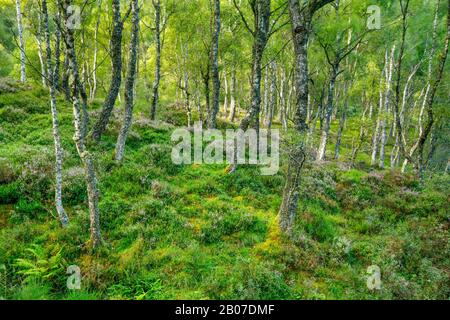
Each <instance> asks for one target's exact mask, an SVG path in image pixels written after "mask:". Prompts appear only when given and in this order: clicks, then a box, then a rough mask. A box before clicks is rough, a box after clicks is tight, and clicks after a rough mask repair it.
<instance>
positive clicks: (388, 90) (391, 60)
mask: <svg viewBox="0 0 450 320" xmlns="http://www.w3.org/2000/svg"><path fill="white" fill-rule="evenodd" d="M394 52H395V45H394V46H393V47H392V50H391V55H390V58H389V68H388V70H387V71H386V72H387V74H386V94H385V97H384V107H383V111H382V115H381V122H380V130H381V138H380V162H379V166H380V168H381V169H384V156H385V146H386V141H387V135H386V123H387V116H388V112H389V103H390V97H391V83H392V73H393V68H394Z"/></svg>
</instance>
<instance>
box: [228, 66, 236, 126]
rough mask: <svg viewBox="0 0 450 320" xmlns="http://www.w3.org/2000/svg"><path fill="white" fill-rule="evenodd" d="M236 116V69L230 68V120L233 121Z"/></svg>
mask: <svg viewBox="0 0 450 320" xmlns="http://www.w3.org/2000/svg"><path fill="white" fill-rule="evenodd" d="M235 116H236V69H235V67H233V69H232V70H231V84H230V117H229V119H230V121H231V122H234V117H235Z"/></svg>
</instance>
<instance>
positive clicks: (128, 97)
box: [115, 0, 139, 161]
mask: <svg viewBox="0 0 450 320" xmlns="http://www.w3.org/2000/svg"><path fill="white" fill-rule="evenodd" d="M131 8H132V9H131V11H132V27H131V28H132V29H131V42H130V54H129V60H128V71H127V72H128V74H127V78H126V80H125V99H124V100H125V101H124V104H125V115H124V119H123V123H122V127H121V128H120V132H119V137H118V138H117V143H116V154H115V160H116V161H122V159H123V155H124V152H125V142H126V140H127V135H128V132H129V130H130V127H131V124H132V121H133V107H134V84H135V81H136V65H137V52H138V41H139V4H138V0H132V1H131Z"/></svg>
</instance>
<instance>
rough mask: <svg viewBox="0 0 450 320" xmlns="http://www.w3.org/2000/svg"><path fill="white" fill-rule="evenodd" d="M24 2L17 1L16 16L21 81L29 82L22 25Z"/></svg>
mask: <svg viewBox="0 0 450 320" xmlns="http://www.w3.org/2000/svg"><path fill="white" fill-rule="evenodd" d="M21 6H22V1H21V0H16V16H17V32H18V34H19V50H20V81H21V82H25V81H27V75H26V72H25V45H24V41H23V24H22V8H21Z"/></svg>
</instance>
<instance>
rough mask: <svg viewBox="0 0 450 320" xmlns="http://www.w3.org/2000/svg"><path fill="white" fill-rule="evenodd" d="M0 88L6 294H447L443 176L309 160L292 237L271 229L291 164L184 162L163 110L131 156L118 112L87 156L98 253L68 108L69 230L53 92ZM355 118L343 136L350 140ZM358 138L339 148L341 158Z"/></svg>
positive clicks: (448, 222) (448, 246)
mask: <svg viewBox="0 0 450 320" xmlns="http://www.w3.org/2000/svg"><path fill="white" fill-rule="evenodd" d="M0 89H1V90H0V91H2V93H0V266H1V265H4V266H5V269H3V270H2V269H1V268H0V280H1V281H0V297H3V298H7V299H9V298H13V299H417V298H423V299H448V298H449V297H450V289H449V288H450V280H449V278H450V277H449V276H450V240H449V226H450V216H449V213H450V212H449V210H448V207H449V206H448V204H449V193H448V192H449V183H450V177H449V175H448V174H443V175H435V176H433V177H432V178H425V180H424V181H423V182H421V183H419V181H417V179H416V178H415V177H414V176H413V175H411V174H401V173H400V172H398V171H397V170H376V169H373V168H370V167H369V166H367V165H364V162H363V161H364V160H365V159H364V156H363V155H362V158H361V159H358V165H356V167H355V168H350V167H349V166H348V165H347V164H346V163H345V162H336V161H330V162H324V163H321V164H316V163H313V162H309V163H308V164H307V165H306V167H305V169H304V170H303V173H304V177H303V180H302V193H301V199H300V204H299V211H298V217H297V219H296V222H295V228H294V230H293V236H292V239H291V240H288V239H286V238H285V237H284V236H282V235H281V234H280V230H279V228H278V221H277V212H278V208H279V206H280V202H281V194H282V189H283V185H284V177H283V172H284V170H285V168H284V161H283V163H282V165H283V166H282V168H281V170H280V171H279V173H278V174H277V175H274V176H261V175H260V173H259V169H258V168H255V167H250V166H241V167H239V168H238V170H237V172H236V173H235V174H232V175H229V174H227V173H226V170H225V169H226V168H225V165H182V166H180V165H175V164H173V163H172V161H171V156H170V154H171V142H170V137H171V132H172V130H173V128H175V126H182V125H185V123H186V119H185V115H184V113H183V111H182V110H178V109H175V108H169V107H165V108H164V107H163V108H162V110H161V111H160V113H161V114H160V115H159V117H160V119H164V120H165V122H161V121H156V122H152V121H150V120H148V118H147V116H146V115H145V112H140V111H141V109H140V107H138V108H137V112H136V116H135V121H134V125H133V127H132V129H131V133H130V135H129V138H128V140H127V145H126V153H125V159H124V161H123V163H122V164H121V165H117V164H115V163H114V161H113V158H112V153H113V151H114V145H115V141H116V138H117V133H118V129H119V127H120V118H121V113H120V111H116V112H115V113H114V118H113V119H112V123H111V124H110V126H109V129H108V131H107V132H106V134H105V135H104V137H103V138H102V141H101V143H100V144H98V145H91V146H90V147H91V148H92V149H93V150H94V154H95V157H96V165H97V172H98V179H99V189H100V191H101V197H100V204H99V205H100V212H101V216H100V219H101V229H102V235H103V238H104V241H105V245H104V246H103V247H102V249H100V250H99V251H98V252H95V253H94V254H93V253H91V252H89V250H88V249H87V248H86V246H85V243H86V241H87V240H88V239H89V216H88V209H87V206H86V192H85V184H84V179H83V176H82V174H83V171H82V169H81V167H80V161H79V158H78V156H77V153H76V150H75V147H74V143H73V140H72V135H73V126H72V109H71V106H70V105H69V104H68V103H66V102H64V100H63V98H62V97H60V98H59V100H58V109H59V111H60V114H59V118H60V131H61V134H62V140H63V148H64V151H65V156H64V176H63V179H64V186H63V200H64V205H65V208H66V210H67V212H68V215H69V218H70V224H69V226H68V227H67V228H65V229H62V228H61V226H60V223H59V221H58V219H57V217H56V212H55V209H54V206H53V199H54V193H53V192H54V191H53V190H54V183H53V163H54V153H53V152H54V151H53V150H54V149H53V138H52V131H51V116H50V110H49V104H48V91H47V90H45V89H42V88H17V87H11V88H9V87H8V88H6V89H5V88H3V89H2V88H0ZM12 91H17V92H12ZM93 106H94V107H93V108H94V109H98V108H99V107H100V106H101V101H98V102H95V101H94V103H93ZM116 109H117V110H121V109H122V108H121V107H118V108H116ZM142 110H144V109H142ZM96 113H97V111H96V110H94V111H93V112H92V119H95V114H96ZM351 121H352V119H350V120H349V129H348V130H350V131H349V132H352V130H353V131H354V132H355V135H357V128H356V129H355V128H353V129H352V127H351ZM350 135H351V134H350ZM350 140H351V137H350V138H348V137H347V138H345V139H344V141H343V153H344V155H343V158H344V159H345V153H346V152H348V150H347V149H346V146H350V145H351V141H350ZM329 150H333V149H332V146H330V147H329ZM70 265H76V266H79V268H80V270H81V275H82V282H81V289H80V290H69V289H68V288H67V286H66V283H67V277H68V275H67V274H66V270H67V267H68V266H70ZM369 266H377V267H379V270H380V274H381V279H380V280H381V287H380V289H370V288H369V287H368V286H367V279H368V277H371V274H368V273H367V269H368V267H369ZM372 276H373V275H372Z"/></svg>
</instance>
